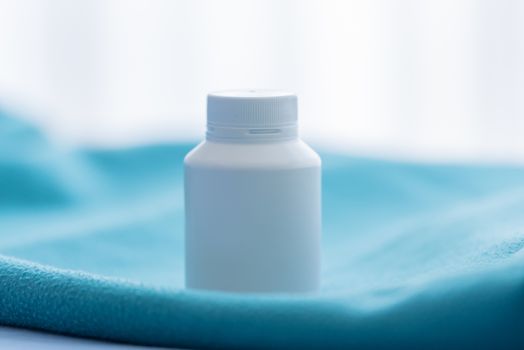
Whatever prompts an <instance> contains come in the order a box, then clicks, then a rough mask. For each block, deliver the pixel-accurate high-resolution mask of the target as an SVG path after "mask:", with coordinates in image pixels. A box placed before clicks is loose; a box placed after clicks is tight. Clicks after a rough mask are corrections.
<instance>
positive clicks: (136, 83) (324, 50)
mask: <svg viewBox="0 0 524 350" xmlns="http://www.w3.org/2000/svg"><path fill="white" fill-rule="evenodd" d="M247 87H250V88H251V87H253V88H272V87H273V88H284V89H288V90H293V91H295V92H297V93H298V94H299V103H300V105H299V107H300V119H301V130H302V135H303V136H304V138H306V139H307V140H308V141H310V142H313V143H316V144H317V145H323V146H324V147H332V148H335V149H341V150H345V151H351V152H353V153H358V154H372V155H379V156H387V157H400V158H413V159H431V160H468V161H479V160H480V161H492V160H496V161H522V162H524V2H523V1H518V0H497V1H496V0H485V1H482V0H477V1H474V0H462V1H460V0H458V1H457V0H438V1H437V0H427V1H414V0H412V1H406V0H369V1H366V0H358V1H320V0H319V1H300V0H296V1H291V0H290V1H286V0H279V1H276V0H272V1H252V0H238V1H230V0H227V1H212V0H210V1H202V0H187V1H173V0H165V1H164V0H162V1H160V0H121V1H117V0H98V1H96V0H85V1H84V0H76V1H73V0H47V1H44V0H21V1H19V0H11V1H9V0H7V1H6V0H0V106H1V105H4V106H8V107H10V108H16V109H18V110H23V111H25V112H26V114H27V116H28V117H29V118H32V119H34V120H36V121H37V122H38V123H40V124H41V125H43V126H44V127H45V128H46V129H47V130H49V132H50V133H51V134H52V135H54V136H55V137H56V138H57V139H60V140H64V141H65V142H68V143H69V142H73V143H80V144H95V145H104V146H125V145H128V144H133V143H137V142H138V143H143V142H148V141H150V140H164V141H165V140H197V139H200V138H202V137H203V134H204V125H205V95H206V93H207V92H208V91H210V90H221V89H229V88H247Z"/></svg>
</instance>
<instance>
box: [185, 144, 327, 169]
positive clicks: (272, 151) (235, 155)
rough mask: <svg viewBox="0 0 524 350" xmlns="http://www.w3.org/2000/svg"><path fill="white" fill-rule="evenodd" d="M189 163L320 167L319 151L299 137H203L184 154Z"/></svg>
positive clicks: (262, 166) (283, 167)
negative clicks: (215, 139)
mask: <svg viewBox="0 0 524 350" xmlns="http://www.w3.org/2000/svg"><path fill="white" fill-rule="evenodd" d="M184 165H185V166H186V167H213V168H217V167H218V168H271V169H275V168H278V169H291V168H308V167H320V165H321V160H320V157H319V156H318V154H317V153H316V152H315V151H314V150H313V149H312V148H311V147H310V146H308V145H307V144H306V143H305V142H303V141H302V140H300V139H296V140H291V141H284V142H274V143H250V144H241V143H221V142H212V141H203V142H201V143H200V144H199V145H197V146H196V147H195V148H193V149H192V150H191V151H190V152H189V153H188V154H187V155H186V157H185V159H184Z"/></svg>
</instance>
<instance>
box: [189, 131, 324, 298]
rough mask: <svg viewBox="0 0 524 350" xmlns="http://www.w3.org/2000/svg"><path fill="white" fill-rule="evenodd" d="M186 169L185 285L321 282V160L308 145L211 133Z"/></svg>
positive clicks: (280, 286)
mask: <svg viewBox="0 0 524 350" xmlns="http://www.w3.org/2000/svg"><path fill="white" fill-rule="evenodd" d="M184 168H185V200H186V203H185V207H186V286H187V287H188V288H194V289H210V290H221V291H229V292H282V293H293V292H313V291H315V290H317V289H318V288H319V279H320V260H321V257H320V239H321V179H320V177H321V162H320V158H319V157H318V155H317V154H316V153H315V152H314V151H313V150H312V149H311V148H309V146H307V145H306V144H305V143H303V142H302V141H300V140H299V139H298V138H297V139H293V140H289V141H283V142H266V143H251V144H242V143H234V142H232V143H227V142H211V141H209V140H208V141H204V142H203V143H201V144H200V145H199V146H197V147H196V148H195V149H194V150H193V151H191V152H190V153H189V154H188V155H187V156H186V159H185V162H184Z"/></svg>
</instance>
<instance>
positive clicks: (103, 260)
mask: <svg viewBox="0 0 524 350" xmlns="http://www.w3.org/2000/svg"><path fill="white" fill-rule="evenodd" d="M191 147H192V145H188V144H158V145H150V146H144V147H135V148H128V149H119V150H94V149H80V150H79V149H66V148H64V147H57V146H55V145H53V143H51V142H49V141H48V140H47V139H46V138H45V137H44V136H43V134H42V133H41V132H40V131H39V130H38V128H35V127H34V126H32V125H29V124H27V123H25V122H23V121H21V120H19V119H15V118H10V117H8V116H7V115H6V114H5V113H4V114H2V115H0V254H2V255H1V256H0V283H1V288H0V324H3V325H11V326H19V327H28V328H34V329H40V330H45V331H51V332H58V333H64V334H71V335H76V336H83V337H93V338H101V339H108V340H114V341H120V342H128V343H136V344H150V345H162V346H174V347H185V348H202V349H204V348H227V349H247V348H249V349H256V348H261V349H265V348H275V349H276V348H281V349H295V348H301V349H308V348H343V349H348V348H357V349H358V348H375V349H377V348H402V349H409V348H413V349H415V348H416V349H420V348H435V349H442V348H461V349H464V348H514V349H523V348H524V249H522V248H523V247H524V168H521V167H518V166H502V165H497V166H495V165H492V166H489V165H445V164H440V165H435V164H413V163H402V162H392V161H384V160H374V159H364V158H356V157H351V156H348V155H342V154H338V155H337V154H331V153H323V154H322V158H323V221H324V227H323V253H324V265H323V266H324V267H323V275H322V279H323V286H322V292H321V293H319V294H318V295H309V296H292V295H278V296H267V295H266V296H264V295H251V296H250V295H235V294H221V293H210V292H208V293H205V292H198V293H197V292H190V291H184V290H183V241H184V238H183V193H182V159H183V157H184V155H185V154H186V152H187V151H188V150H189V149H190V148H191Z"/></svg>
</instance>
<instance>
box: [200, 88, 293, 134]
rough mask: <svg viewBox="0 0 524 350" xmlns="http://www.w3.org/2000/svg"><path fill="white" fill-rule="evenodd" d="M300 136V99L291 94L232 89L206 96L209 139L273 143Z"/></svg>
mask: <svg viewBox="0 0 524 350" xmlns="http://www.w3.org/2000/svg"><path fill="white" fill-rule="evenodd" d="M297 135H298V127H297V96H296V95H294V94H292V93H289V92H284V91H276V90H230V91H220V92H213V93H210V94H209V95H208V96H207V134H206V138H207V139H208V140H211V141H223V142H272V141H285V140H291V139H294V138H296V137H297Z"/></svg>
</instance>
